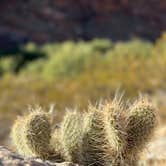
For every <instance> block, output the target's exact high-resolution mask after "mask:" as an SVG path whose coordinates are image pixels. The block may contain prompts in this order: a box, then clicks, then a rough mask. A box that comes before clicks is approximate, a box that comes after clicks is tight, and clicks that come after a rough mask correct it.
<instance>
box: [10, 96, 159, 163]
mask: <svg viewBox="0 0 166 166" xmlns="http://www.w3.org/2000/svg"><path fill="white" fill-rule="evenodd" d="M51 116H52V115H51V114H49V113H46V112H44V111H42V110H41V109H39V108H38V109H36V110H35V111H32V112H31V113H30V114H28V115H25V116H23V117H20V118H18V119H17V120H16V122H15V124H14V125H13V128H12V131H11V136H12V140H13V143H14V144H15V145H16V148H17V150H18V152H19V153H20V154H22V155H24V156H28V157H30V156H38V157H40V158H42V159H47V160H51V161H58V162H61V161H64V160H65V161H72V162H75V163H78V164H83V165H84V166H89V165H92V166H122V165H124V166H135V165H137V161H138V159H139V152H141V151H142V149H143V148H144V147H145V145H146V144H147V142H148V141H149V139H150V138H151V135H152V134H153V131H154V128H155V126H156V115H155V109H154V107H153V106H152V105H151V104H149V102H148V100H146V99H144V98H141V99H139V100H138V101H136V102H135V103H134V104H133V105H132V106H131V107H127V106H126V105H124V103H122V102H121V101H120V100H117V99H115V100H113V102H105V103H101V104H99V106H98V107H94V106H89V108H88V112H87V113H85V114H84V115H82V114H80V113H79V112H78V111H68V112H67V113H66V115H65V117H64V120H63V121H62V123H61V126H60V127H59V128H56V129H55V130H53V126H54V125H55V124H53V123H52V122H51V121H50V119H51Z"/></svg>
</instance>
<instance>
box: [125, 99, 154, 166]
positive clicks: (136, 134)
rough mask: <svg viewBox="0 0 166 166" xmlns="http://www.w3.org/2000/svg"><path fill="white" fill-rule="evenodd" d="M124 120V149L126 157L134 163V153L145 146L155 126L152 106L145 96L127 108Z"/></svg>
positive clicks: (135, 158) (135, 159)
mask: <svg viewBox="0 0 166 166" xmlns="http://www.w3.org/2000/svg"><path fill="white" fill-rule="evenodd" d="M126 121H127V126H126V132H127V138H126V140H127V144H126V149H125V151H126V154H128V158H130V159H131V160H133V162H134V163H135V161H137V158H138V157H137V155H136V154H138V153H139V152H141V151H142V149H143V148H144V147H145V144H146V143H147V142H148V140H149V139H150V137H151V135H152V134H153V131H154V128H155V126H156V115H155V111H154V107H153V106H152V105H151V104H150V103H149V102H148V100H147V99H146V98H145V99H143V98H141V99H139V100H138V101H136V102H135V103H134V105H132V106H131V108H130V109H129V114H128V116H127V120H126ZM130 162H132V161H130ZM133 165H134V164H133Z"/></svg>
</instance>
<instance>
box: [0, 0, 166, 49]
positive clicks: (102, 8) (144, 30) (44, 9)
mask: <svg viewBox="0 0 166 166" xmlns="http://www.w3.org/2000/svg"><path fill="white" fill-rule="evenodd" d="M165 11H166V1H164V0H149V1H146V0H134V1H133V0H102V1H101V0H91V1H90V0H77V1H76V0H54V1H52V0H40V1H39V0H35V1H34V0H28V1H22V0H12V1H11V0H6V1H4V0H2V2H1V5H0V17H1V19H0V36H1V35H3V34H9V35H10V34H11V33H12V34H14V36H18V37H15V39H14V43H15V42H17V41H18V38H19V41H22V40H23V41H24V39H26V40H28V41H35V42H38V43H44V42H52V41H63V40H67V39H74V40H77V39H84V40H89V39H93V38H96V37H99V38H111V39H113V40H126V39H129V38H131V37H135V36H138V37H143V38H147V39H151V40H154V39H155V38H156V37H158V36H159V35H160V33H161V32H162V31H164V30H165V29H166V21H165V17H166V12H165ZM25 20H26V21H25ZM27 38H28V39H27ZM0 40H2V39H1V37H0ZM19 41H18V44H19ZM5 42H6V43H7V46H8V47H9V44H8V43H11V42H13V39H12V41H5ZM10 47H11V46H10Z"/></svg>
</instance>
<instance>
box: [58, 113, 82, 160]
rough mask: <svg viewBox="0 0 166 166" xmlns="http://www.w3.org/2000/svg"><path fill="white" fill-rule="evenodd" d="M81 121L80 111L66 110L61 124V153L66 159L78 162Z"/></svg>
mask: <svg viewBox="0 0 166 166" xmlns="http://www.w3.org/2000/svg"><path fill="white" fill-rule="evenodd" d="M82 122H83V121H82V119H81V114H80V113H77V112H76V111H74V112H69V111H68V112H67V114H66V116H65V117H64V120H63V122H62V124H61V130H60V131H61V133H60V135H61V142H62V147H63V153H64V156H65V158H66V159H67V160H68V161H73V162H79V160H80V146H81V140H82V128H81V126H82V125H83V124H82Z"/></svg>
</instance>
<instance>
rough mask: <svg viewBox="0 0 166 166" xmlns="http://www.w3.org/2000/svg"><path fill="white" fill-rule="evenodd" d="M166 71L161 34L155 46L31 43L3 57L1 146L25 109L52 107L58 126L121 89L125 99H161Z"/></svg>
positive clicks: (137, 42) (139, 42)
mask: <svg viewBox="0 0 166 166" xmlns="http://www.w3.org/2000/svg"><path fill="white" fill-rule="evenodd" d="M165 71H166V36H165V34H163V35H162V37H161V38H160V39H158V40H157V41H156V42H155V43H151V42H148V41H143V40H139V39H133V40H131V41H126V42H117V43H113V42H111V41H109V40H105V39H95V40H93V41H89V42H84V41H79V42H71V41H67V42H64V43H55V44H46V45H43V46H37V45H35V44H33V43H29V44H28V45H26V46H23V47H20V48H19V49H18V50H17V51H15V52H13V53H12V52H10V53H8V54H5V53H4V54H1V55H0V99H1V101H0V127H1V128H2V129H3V130H1V132H0V140H5V136H6V134H7V133H9V126H10V123H12V121H13V119H15V117H16V115H18V114H22V113H23V112H24V111H23V110H25V108H26V107H27V105H29V104H31V105H36V104H39V105H41V106H44V107H49V105H51V104H55V107H56V110H57V118H56V119H58V120H59V121H60V119H61V118H60V117H62V114H63V111H64V109H65V108H66V107H69V108H71V107H72V108H73V107H77V108H79V109H86V108H87V105H88V102H89V101H91V102H92V103H95V102H96V101H97V100H99V99H101V98H103V99H108V98H110V97H112V96H113V95H114V93H115V91H116V90H117V89H119V88H120V89H122V90H125V97H129V98H131V97H135V96H137V95H138V93H139V92H142V93H148V94H150V95H151V96H153V95H156V94H158V91H160V90H162V92H163V93H162V95H163V94H164V92H165V90H166V84H165V82H166V75H165V74H164V73H165ZM159 95H160V94H159ZM159 97H160V96H159ZM158 99H159V100H160V98H158V96H157V100H158ZM162 101H163V100H161V101H159V103H160V104H162V105H161V107H159V108H160V113H161V114H160V115H161V117H162V118H163V119H164V117H166V115H165V113H164V111H163V110H165V108H166V105H165V102H162ZM165 119H166V118H165ZM4 124H5V125H4Z"/></svg>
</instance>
